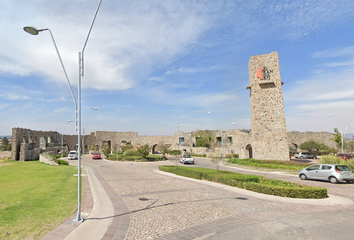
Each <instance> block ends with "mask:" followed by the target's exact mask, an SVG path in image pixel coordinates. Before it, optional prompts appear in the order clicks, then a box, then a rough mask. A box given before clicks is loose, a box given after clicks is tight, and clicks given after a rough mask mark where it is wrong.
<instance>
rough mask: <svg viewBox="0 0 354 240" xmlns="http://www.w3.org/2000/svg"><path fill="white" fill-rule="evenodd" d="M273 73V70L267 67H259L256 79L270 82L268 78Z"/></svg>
mask: <svg viewBox="0 0 354 240" xmlns="http://www.w3.org/2000/svg"><path fill="white" fill-rule="evenodd" d="M272 73H273V70H270V69H269V68H267V67H259V68H258V70H257V78H258V79H259V80H270V76H271V74H272Z"/></svg>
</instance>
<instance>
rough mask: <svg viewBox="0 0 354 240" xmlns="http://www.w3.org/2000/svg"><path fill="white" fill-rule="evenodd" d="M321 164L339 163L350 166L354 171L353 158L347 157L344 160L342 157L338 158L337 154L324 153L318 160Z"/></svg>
mask: <svg viewBox="0 0 354 240" xmlns="http://www.w3.org/2000/svg"><path fill="white" fill-rule="evenodd" d="M320 163H321V164H325V163H326V164H340V165H346V166H348V167H349V168H350V170H351V171H354V159H348V160H344V159H342V158H339V157H337V156H333V155H325V156H322V157H321V160H320Z"/></svg>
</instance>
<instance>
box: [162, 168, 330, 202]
mask: <svg viewBox="0 0 354 240" xmlns="http://www.w3.org/2000/svg"><path fill="white" fill-rule="evenodd" d="M159 169H160V170H161V171H165V172H171V173H175V174H177V175H181V176H185V177H190V178H194V179H205V180H208V181H212V182H218V183H223V184H226V185H229V186H234V187H239V188H243V189H247V190H250V191H254V192H259V193H264V194H269V195H276V196H282V197H290V198H315V199H319V198H326V197H327V189H326V188H315V187H309V186H304V185H300V184H296V183H290V182H284V181H280V180H274V179H267V178H264V177H260V176H255V175H243V174H240V173H235V172H229V171H217V170H214V169H209V168H188V167H181V166H160V167H159Z"/></svg>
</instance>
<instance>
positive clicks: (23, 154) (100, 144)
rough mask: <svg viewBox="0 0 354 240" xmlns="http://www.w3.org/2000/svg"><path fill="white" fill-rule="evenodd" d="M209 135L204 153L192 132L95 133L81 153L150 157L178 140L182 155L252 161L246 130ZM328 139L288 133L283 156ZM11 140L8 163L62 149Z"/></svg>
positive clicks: (73, 143) (27, 135) (66, 141)
mask: <svg viewBox="0 0 354 240" xmlns="http://www.w3.org/2000/svg"><path fill="white" fill-rule="evenodd" d="M213 132H214V135H215V139H219V142H215V144H214V145H215V147H214V148H209V149H208V148H202V147H195V144H196V137H195V136H194V134H193V133H194V132H175V133H174V135H170V136H167V135H166V136H139V135H138V133H137V132H104V131H96V132H92V133H91V134H89V135H85V136H84V144H85V153H88V152H89V151H90V148H91V146H94V151H98V152H101V151H102V149H103V148H104V147H105V146H110V147H111V148H112V150H114V151H116V150H119V149H120V147H121V146H123V145H125V144H126V142H130V143H131V144H132V145H133V146H135V147H137V146H141V145H144V144H148V145H149V146H150V148H151V149H150V152H151V153H156V152H157V145H158V144H164V145H168V146H170V148H171V150H179V149H180V145H179V139H181V140H182V141H181V149H182V151H186V152H189V153H194V154H206V155H207V156H221V153H224V155H227V154H235V153H237V154H239V156H240V158H249V157H254V156H252V151H251V146H253V143H252V132H251V131H250V130H238V129H232V130H227V131H224V132H223V139H224V146H222V144H221V142H220V139H221V132H220V130H215V131H213ZM332 138H333V135H332V134H331V133H328V132H295V131H294V132H288V133H287V139H288V142H287V153H288V154H289V149H291V150H294V149H295V150H300V149H299V148H298V146H300V144H301V143H303V142H305V141H307V140H310V139H313V140H316V141H319V142H322V143H324V144H326V145H327V146H330V147H332V148H335V147H336V143H335V142H334V141H333V140H332ZM12 139H13V147H12V152H11V156H12V160H20V161H25V160H34V159H38V158H39V155H40V153H42V152H47V153H51V154H56V153H59V152H60V151H61V148H62V147H61V134H60V133H58V132H55V131H49V132H46V131H34V130H30V129H24V128H13V129H12ZM215 141H217V140H215ZM63 149H64V151H70V150H76V149H77V136H76V135H63ZM81 149H83V148H81ZM288 156H289V155H288ZM254 158H255V157H254ZM256 159H262V158H256ZM286 160H288V159H286Z"/></svg>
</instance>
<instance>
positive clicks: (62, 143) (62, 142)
mask: <svg viewBox="0 0 354 240" xmlns="http://www.w3.org/2000/svg"><path fill="white" fill-rule="evenodd" d="M68 122H73V120H68V121H67V122H66V123H65V125H64V130H63V133H62V134H61V157H63V151H64V149H63V148H64V147H63V145H64V141H63V136H64V132H65V128H66V124H67V123H68Z"/></svg>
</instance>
